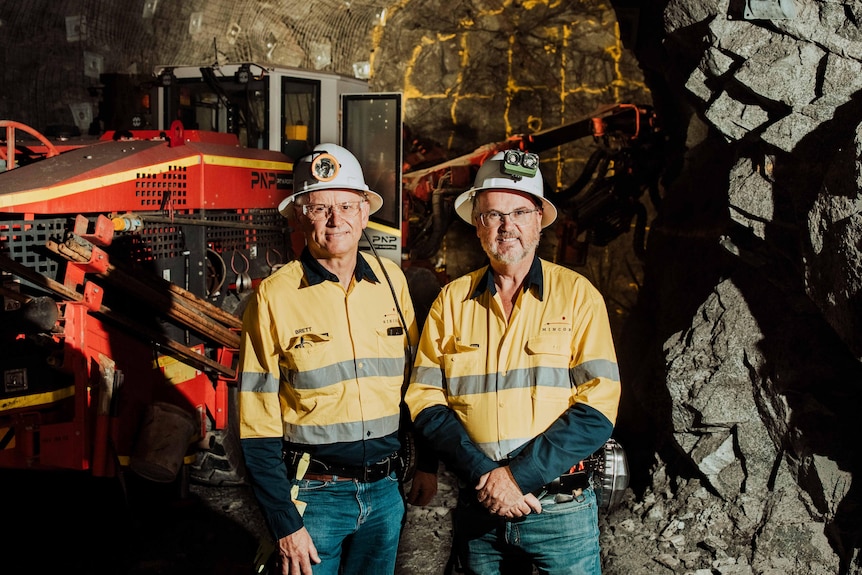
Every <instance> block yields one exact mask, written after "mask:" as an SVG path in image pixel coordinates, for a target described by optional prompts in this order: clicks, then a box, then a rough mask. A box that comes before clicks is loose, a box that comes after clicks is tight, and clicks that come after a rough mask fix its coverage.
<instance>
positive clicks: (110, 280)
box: [0, 122, 292, 483]
mask: <svg viewBox="0 0 862 575" xmlns="http://www.w3.org/2000/svg"><path fill="white" fill-rule="evenodd" d="M0 127H3V128H5V129H6V134H7V137H6V143H5V145H4V147H3V152H2V153H0V160H2V161H3V162H4V163H5V164H6V166H7V168H8V169H6V170H5V171H3V172H0V300H2V301H3V303H4V309H3V315H2V318H3V319H2V321H0V325H2V328H0V334H2V338H3V340H2V348H3V354H2V360H0V374H2V378H3V379H2V387H0V468H15V469H45V470H49V469H65V470H81V471H88V472H90V473H91V474H92V475H93V476H97V477H111V476H115V475H117V474H119V473H120V472H121V471H122V470H123V468H125V467H127V466H128V467H131V468H132V469H133V470H134V471H135V472H136V473H137V474H138V475H141V476H143V477H144V478H146V479H149V480H152V481H156V482H163V483H166V482H172V481H174V480H177V479H178V478H183V477H184V474H183V473H180V471H184V472H188V471H189V470H191V473H196V474H198V475H199V477H200V478H201V479H202V480H204V481H209V482H213V483H229V482H233V481H241V477H240V475H241V464H240V460H239V459H238V457H239V455H238V450H237V449H236V445H235V441H236V440H235V437H232V430H231V427H230V421H229V419H230V418H229V411H230V405H231V401H230V391H231V389H232V386H231V385H230V384H231V382H233V381H234V380H235V376H236V373H235V362H234V357H235V354H236V351H237V348H238V345H239V333H238V332H239V330H240V327H241V323H240V320H239V318H238V316H237V314H235V313H231V310H230V305H228V302H229V300H230V299H231V297H233V298H234V299H236V297H235V296H237V295H241V294H243V293H244V292H249V291H250V290H252V289H253V287H254V286H255V285H256V283H257V282H258V281H259V280H260V279H261V278H262V277H265V276H266V275H267V274H268V273H270V272H271V270H272V269H273V268H275V267H277V266H278V265H280V264H283V263H285V262H286V261H287V260H288V259H289V258H291V257H292V256H291V242H290V238H289V236H290V234H289V230H288V229H287V228H286V222H285V220H284V218H282V217H281V216H280V215H279V214H278V212H277V210H276V206H277V205H278V203H279V201H281V200H282V199H283V198H284V196H285V195H287V194H288V193H289V192H288V190H289V188H290V184H291V169H292V164H291V162H290V159H289V158H288V157H287V156H286V155H284V154H282V153H280V152H274V151H270V150H258V149H249V148H242V147H239V145H238V141H237V138H236V136H235V135H233V134H220V133H215V132H201V131H195V130H184V129H183V127H182V125H181V124H180V123H179V122H176V123H174V124H173V125H172V126H171V127H170V129H168V130H140V131H134V132H126V133H123V134H120V133H115V132H107V133H105V134H104V136H102V138H101V139H100V140H99V141H97V142H90V143H86V144H84V143H77V144H67V145H66V146H64V147H63V148H60V149H58V148H57V147H56V146H55V145H54V144H52V143H51V142H50V141H48V140H47V139H46V138H44V137H43V136H41V135H40V134H38V133H36V132H35V131H33V130H32V129H30V128H27V127H26V126H22V125H20V124H16V123H14V122H3V123H2V126H0ZM16 129H17V130H18V134H16V133H15V131H16ZM27 134H32V135H33V136H35V137H36V142H35V143H33V144H30V145H25V144H23V143H19V142H23V139H22V138H21V136H26V135H27ZM237 301H238V300H237ZM232 443H233V445H232ZM196 446H197V447H200V449H195V447H196ZM184 464H191V465H184ZM185 478H186V479H187V474H186V477H185Z"/></svg>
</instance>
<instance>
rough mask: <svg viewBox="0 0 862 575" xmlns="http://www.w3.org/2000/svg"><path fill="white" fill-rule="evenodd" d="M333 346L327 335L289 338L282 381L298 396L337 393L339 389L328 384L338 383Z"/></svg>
mask: <svg viewBox="0 0 862 575" xmlns="http://www.w3.org/2000/svg"><path fill="white" fill-rule="evenodd" d="M333 346H334V344H333V342H332V339H331V338H330V337H329V335H328V334H315V333H306V334H303V335H302V336H298V337H295V338H293V340H291V342H290V346H289V347H288V348H287V349H286V350H285V351H284V359H283V361H282V364H281V371H282V377H284V378H285V379H287V381H288V382H289V383H290V384H291V386H292V387H294V388H295V389H296V390H297V392H298V393H300V394H303V393H304V392H306V391H311V392H313V393H324V394H325V393H330V392H331V393H337V392H338V389H339V386H337V385H331V384H333V383H337V382H339V381H340V380H341V377H340V376H338V374H337V373H335V370H336V369H337V363H336V361H335V357H334V355H333V354H334V347H333ZM330 372H331V373H330Z"/></svg>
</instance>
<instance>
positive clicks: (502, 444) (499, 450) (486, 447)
mask: <svg viewBox="0 0 862 575" xmlns="http://www.w3.org/2000/svg"><path fill="white" fill-rule="evenodd" d="M527 441H529V440H528V439H506V440H503V441H492V442H490V443H479V444H478V447H479V449H481V450H482V453H484V454H485V455H487V456H488V457H490V458H491V459H493V460H494V461H500V460H501V459H506V458H507V457H508V456H509V454H510V453H512V452H513V451H514V450H516V449H518V448H519V447H521V446H522V445H524V444H525V443H527Z"/></svg>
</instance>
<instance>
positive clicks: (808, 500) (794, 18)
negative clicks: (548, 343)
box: [606, 0, 862, 574]
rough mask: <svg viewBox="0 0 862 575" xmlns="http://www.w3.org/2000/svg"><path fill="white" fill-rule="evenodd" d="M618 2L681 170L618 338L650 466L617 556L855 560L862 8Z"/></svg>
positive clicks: (669, 183)
mask: <svg viewBox="0 0 862 575" xmlns="http://www.w3.org/2000/svg"><path fill="white" fill-rule="evenodd" d="M616 6H617V9H618V14H620V19H621V21H622V20H624V19H627V22H628V23H629V24H630V25H635V24H637V25H638V31H639V34H638V36H637V38H635V39H634V40H633V42H632V43H631V44H630V45H629V47H630V48H631V49H632V50H633V51H634V53H635V54H636V55H637V57H638V59H639V61H640V63H641V65H642V66H643V67H644V70H645V76H646V77H647V78H649V85H650V88H651V89H652V93H653V94H654V96H655V98H656V105H657V106H658V107H659V108H660V109H661V110H664V111H665V112H666V113H665V114H664V115H665V117H667V118H673V119H674V124H673V127H672V129H671V130H669V133H670V134H671V137H672V138H673V139H674V142H675V144H673V145H671V146H670V148H671V149H674V150H677V151H678V152H679V163H678V166H679V169H678V171H674V170H670V171H669V172H668V173H667V175H666V177H667V180H666V188H665V200H664V206H663V208H662V210H661V212H660V213H659V216H658V218H657V220H656V221H655V222H654V225H653V226H652V228H651V230H650V243H649V247H648V254H649V260H648V263H647V265H646V272H645V273H646V279H645V282H644V289H643V290H642V292H641V298H640V300H639V308H638V310H637V312H636V313H635V314H633V316H632V318H631V322H630V324H629V326H628V328H629V329H628V331H627V334H626V339H625V342H624V343H623V354H624V367H625V372H624V374H623V376H624V383H625V384H626V385H627V390H628V394H627V396H626V397H624V403H625V405H624V417H621V423H622V424H623V425H624V426H625V427H626V428H627V429H621V430H620V431H621V433H622V434H623V435H624V436H625V437H628V438H629V447H630V450H629V453H630V455H632V456H633V459H634V461H635V462H636V463H637V465H636V472H637V473H638V474H641V473H644V472H645V471H646V470H647V469H648V470H649V471H648V474H647V475H646V476H640V477H639V478H638V479H636V481H635V482H634V486H635V490H636V491H637V492H638V493H640V494H641V495H640V497H642V499H640V500H639V501H637V503H633V504H632V505H630V506H627V507H624V508H622V509H619V510H618V511H617V512H616V513H615V514H612V515H611V516H610V517H609V519H608V521H609V525H608V527H607V529H606V531H607V533H606V537H607V539H606V543H607V545H606V547H607V548H606V553H607V554H608V557H607V564H608V565H609V569H610V571H611V572H620V573H622V572H639V573H649V572H659V570H660V569H662V568H663V569H668V570H669V571H671V572H675V573H683V572H686V573H688V572H694V573H698V574H700V573H704V574H705V573H794V574H797V573H798V574H808V573H860V572H862V566H860V562H859V545H860V531H859V528H858V527H857V525H858V523H859V494H858V492H859V488H858V485H854V479H855V477H856V476H857V475H858V473H859V471H860V466H859V461H860V458H859V448H858V446H857V445H856V442H855V440H854V439H852V438H854V437H856V436H857V435H858V434H859V425H858V423H857V419H858V415H857V414H858V409H859V407H860V405H862V402H860V392H862V385H860V384H862V369H861V368H860V360H862V332H860V329H859V326H860V319H862V305H860V302H862V299H860V279H862V278H860V274H862V266H860V265H859V260H860V250H862V243H860V233H862V200H860V189H862V187H860V184H862V179H860V172H862V157H860V151H862V147H860V144H862V142H860V139H862V138H860V135H862V92H860V89H862V75H860V74H859V69H860V65H862V61H860V59H862V30H860V28H859V26H860V19H859V17H860V16H862V8H860V5H859V4H858V2H818V1H807V2H800V1H797V2H793V1H792V0H791V1H784V0H781V1H779V0H775V1H766V0H763V1H751V0H749V1H746V2H733V1H731V2H700V1H696V0H675V1H670V2H651V3H641V4H639V5H638V6H637V7H635V4H634V3H630V2H617V3H616ZM672 164H673V162H672V161H671V162H670V165H672ZM636 350H638V351H636ZM626 375H628V377H626ZM645 429H651V430H652V433H650V434H648V436H644V435H642V434H641V432H642V431H643V430H645ZM647 438H648V439H649V441H646V439H647ZM650 447H654V448H655V453H656V459H655V461H653V462H650V461H649V458H650V457H651V455H650V454H651V453H652V449H650ZM627 522H633V523H627ZM636 522H639V523H636ZM632 525H637V528H638V529H635V528H631V526H632ZM626 526H629V529H626V528H625V527H626ZM639 529H640V530H643V531H639ZM632 548H637V549H642V550H645V551H644V552H645V553H646V554H647V555H650V556H651V560H649V561H645V562H635V563H634V564H632V562H631V559H630V556H627V555H630V554H626V553H625V550H627V549H632ZM656 563H658V564H659V565H661V568H659V567H656ZM650 568H653V569H656V571H650V570H649V569H650Z"/></svg>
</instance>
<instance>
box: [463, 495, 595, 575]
mask: <svg viewBox="0 0 862 575" xmlns="http://www.w3.org/2000/svg"><path fill="white" fill-rule="evenodd" d="M465 491H472V490H471V489H470V488H466V489H462V490H461V493H462V494H463V493H465ZM548 499H549V500H545V499H542V500H541V501H542V512H541V513H531V514H529V515H527V516H525V517H519V518H517V519H503V518H500V517H497V516H496V515H492V514H491V513H489V512H488V511H486V510H485V508H484V507H483V506H482V505H481V504H480V503H478V502H477V501H476V498H475V492H473V493H467V494H466V495H463V496H459V501H458V508H457V510H456V515H455V545H456V550H457V552H458V553H459V556H460V559H461V564H462V566H463V567H464V569H465V573H467V574H468V575H530V574H531V573H532V572H533V571H532V568H533V566H535V567H536V568H537V570H538V572H539V573H541V574H542V575H600V574H601V572H602V566H601V557H600V554H599V517H598V504H597V502H596V494H595V492H594V491H593V490H592V489H586V490H584V491H583V493H582V494H581V495H580V496H579V497H578V498H576V499H574V500H572V501H569V502H566V503H553V500H552V497H551V498H548Z"/></svg>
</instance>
